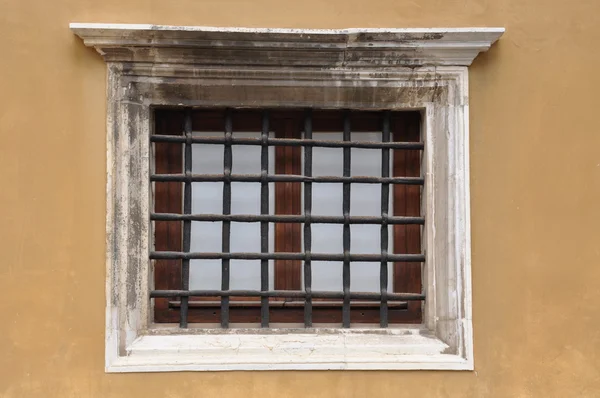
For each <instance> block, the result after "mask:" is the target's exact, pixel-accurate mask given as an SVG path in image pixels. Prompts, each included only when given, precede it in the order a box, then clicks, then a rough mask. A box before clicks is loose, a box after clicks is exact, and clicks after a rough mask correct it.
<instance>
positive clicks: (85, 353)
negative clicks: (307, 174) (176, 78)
mask: <svg viewBox="0 0 600 398" xmlns="http://www.w3.org/2000/svg"><path fill="white" fill-rule="evenodd" d="M598 13H600V2H598V1H594V0H576V1H570V2H567V1H559V0H528V1H522V0H496V1H492V0H418V1H415V0H371V1H358V0H329V1H323V0H303V1H296V2H285V1H281V0H253V1H249V0H246V1H243V0H211V1H207V0H205V1H198V0H196V1H193V0H180V1H177V2H169V1H164V0H161V1H158V0H144V1H142V0H103V1H97V0H96V1H92V0H55V1H44V0H37V1H35V0H0V37H2V43H3V44H2V48H1V52H0V54H1V56H0V93H1V94H0V182H1V184H2V187H1V188H0V208H1V209H2V211H1V212H0V253H1V254H2V255H1V257H0V314H2V322H1V323H0V353H1V354H0V396H1V397H38V396H40V397H41V396H43V397H65V398H66V397H192V396H193V397H215V396H220V397H253V396H260V397H264V398H268V397H278V398H281V397H301V396H302V397H304V396H311V397H366V396H394V397H402V396H423V397H575V396H577V397H580V396H581V397H594V396H600V309H599V306H598V303H599V302H600V283H599V281H600V266H599V263H600V245H599V241H600V229H599V227H598V226H599V225H600V134H599V130H600V123H599V122H598V120H599V119H598V110H597V109H598V105H600V101H599V100H598V99H597V98H598V97H597V96H598V91H599V90H600V73H598V70H600V51H598V50H597V48H598V42H599V41H600V24H599V23H598ZM74 21H77V22H120V23H156V24H174V25H211V26H250V27H296V28H345V27H445V26H451V27H465V26H504V27H506V29H507V31H506V34H505V35H504V36H503V38H502V39H501V40H500V42H499V43H498V44H496V45H495V46H494V47H493V48H492V50H491V51H490V52H489V53H487V54H484V55H482V56H480V57H479V58H478V59H477V60H476V61H475V63H474V65H473V66H472V68H471V80H470V84H471V134H472V143H471V159H472V165H471V167H472V221H473V288H474V314H473V317H474V330H475V367H476V371H475V372H262V373H259V372H256V373H253V372H245V373H241V372H239V373H236V372H233V373H178V374H121V375H119V374H105V373H104V369H103V367H104V358H103V355H104V272H105V271H104V212H105V204H104V200H105V196H104V187H105V136H104V135H105V65H104V62H103V61H102V60H101V58H100V56H99V55H97V54H96V53H95V52H94V51H93V50H91V49H88V48H85V47H84V46H83V44H82V43H81V41H80V40H79V39H77V38H76V37H75V36H74V35H73V34H72V33H71V32H70V31H69V29H68V23H69V22H74Z"/></svg>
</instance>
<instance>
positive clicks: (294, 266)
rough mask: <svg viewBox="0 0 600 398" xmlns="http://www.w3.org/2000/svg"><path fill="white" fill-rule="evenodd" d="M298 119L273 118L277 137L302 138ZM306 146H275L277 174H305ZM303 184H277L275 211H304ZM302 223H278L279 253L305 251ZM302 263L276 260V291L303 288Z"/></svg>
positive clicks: (295, 213) (276, 240) (276, 224)
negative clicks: (304, 152)
mask: <svg viewBox="0 0 600 398" xmlns="http://www.w3.org/2000/svg"><path fill="white" fill-rule="evenodd" d="M299 120H301V119H298V118H281V119H276V120H273V123H272V124H273V125H274V127H275V137H277V138H300V130H299V128H298V126H299V123H298V122H299ZM301 156H302V148H300V147H281V146H278V147H275V174H296V175H300V174H302V160H301ZM301 194H302V184H301V183H297V182H280V183H275V214H293V215H298V214H302V204H301V203H302V202H301ZM301 244H302V240H301V225H300V224H299V223H275V252H290V253H299V252H301V251H302V245H301ZM301 273H302V262H301V261H300V260H275V275H274V278H275V290H301V288H302V283H301V282H302V274H301Z"/></svg>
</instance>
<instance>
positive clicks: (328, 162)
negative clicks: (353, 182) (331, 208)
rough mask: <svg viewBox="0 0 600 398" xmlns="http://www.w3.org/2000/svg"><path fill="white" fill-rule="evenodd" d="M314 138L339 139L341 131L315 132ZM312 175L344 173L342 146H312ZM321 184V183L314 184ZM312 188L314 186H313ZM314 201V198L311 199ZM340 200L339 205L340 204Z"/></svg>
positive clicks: (337, 175)
mask: <svg viewBox="0 0 600 398" xmlns="http://www.w3.org/2000/svg"><path fill="white" fill-rule="evenodd" d="M313 138H314V139H315V140H321V141H341V140H342V138H343V137H342V133H315V134H314V135H313ZM312 171H313V176H315V177H318V176H336V177H341V176H342V175H344V151H343V149H342V148H319V147H313V169H312ZM315 185H321V184H314V185H313V186H315ZM313 189H314V188H313ZM313 202H314V200H313ZM341 205H342V204H341V202H340V206H341Z"/></svg>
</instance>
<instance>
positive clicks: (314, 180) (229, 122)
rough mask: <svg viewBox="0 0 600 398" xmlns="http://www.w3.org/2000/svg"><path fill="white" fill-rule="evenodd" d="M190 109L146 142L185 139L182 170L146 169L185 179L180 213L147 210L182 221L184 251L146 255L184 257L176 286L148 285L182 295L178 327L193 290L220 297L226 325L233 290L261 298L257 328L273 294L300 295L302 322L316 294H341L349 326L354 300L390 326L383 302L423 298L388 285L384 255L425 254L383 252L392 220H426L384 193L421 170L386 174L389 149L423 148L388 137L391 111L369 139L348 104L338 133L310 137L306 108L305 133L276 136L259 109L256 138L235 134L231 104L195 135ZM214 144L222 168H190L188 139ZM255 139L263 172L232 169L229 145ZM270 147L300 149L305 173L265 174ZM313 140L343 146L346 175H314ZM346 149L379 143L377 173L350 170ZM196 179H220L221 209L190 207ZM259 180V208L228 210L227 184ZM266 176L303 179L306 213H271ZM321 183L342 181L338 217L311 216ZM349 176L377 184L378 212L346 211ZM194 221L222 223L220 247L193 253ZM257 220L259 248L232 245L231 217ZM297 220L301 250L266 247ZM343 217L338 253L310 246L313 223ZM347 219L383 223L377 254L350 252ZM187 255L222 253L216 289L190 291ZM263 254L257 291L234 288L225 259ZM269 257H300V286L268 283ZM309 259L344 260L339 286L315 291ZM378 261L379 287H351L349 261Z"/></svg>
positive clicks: (165, 178) (401, 258) (419, 181)
mask: <svg viewBox="0 0 600 398" xmlns="http://www.w3.org/2000/svg"><path fill="white" fill-rule="evenodd" d="M192 112H193V110H192V109H187V110H186V112H185V117H184V123H183V124H184V125H183V134H182V135H161V134H153V135H152V136H151V142H154V143H179V144H181V145H182V146H183V153H184V156H183V163H184V170H183V173H176V174H158V173H152V174H151V177H150V178H151V181H152V182H178V183H182V184H183V214H173V213H158V212H153V213H152V214H151V215H150V218H151V220H152V221H176V222H182V225H183V231H182V236H183V239H182V250H181V251H152V252H151V253H150V259H151V260H181V288H180V289H177V290H172V289H169V290H164V289H163V290H158V289H156V290H152V291H151V293H150V297H151V298H179V299H180V312H179V316H180V322H179V324H180V327H182V328H186V327H187V326H188V300H189V298H190V297H193V296H194V297H219V298H220V301H221V304H220V309H221V312H220V314H221V327H223V328H227V327H229V323H230V316H229V314H230V312H229V309H230V300H229V299H230V297H255V298H257V299H258V298H260V319H261V326H262V327H269V303H270V302H269V300H270V298H286V299H297V300H303V308H304V325H305V327H312V326H313V299H336V300H342V302H343V304H342V325H343V327H344V328H348V327H350V323H351V321H350V310H351V305H352V300H365V301H374V302H377V303H378V304H379V313H380V317H379V318H380V326H381V327H387V326H388V303H390V302H409V301H419V300H425V295H424V294H422V293H399V292H390V291H388V279H389V275H388V267H387V264H388V262H406V263H414V264H420V263H422V262H424V261H425V256H424V255H422V254H393V253H389V251H388V249H389V248H388V236H389V226H392V225H399V224H400V225H411V224H412V225H423V224H424V222H425V219H424V217H422V216H392V215H390V214H389V213H390V203H389V197H390V195H389V193H390V185H394V184H407V185H417V186H422V185H423V184H424V179H423V177H395V176H394V177H391V176H390V173H389V170H390V149H408V150H420V151H422V150H423V148H424V145H423V143H422V142H392V141H391V140H390V135H391V134H390V111H382V112H381V120H382V126H381V141H377V142H366V141H353V140H352V125H351V118H350V115H351V111H348V110H346V111H341V112H343V140H342V141H327V140H314V139H313V118H312V111H311V110H306V111H305V117H304V129H303V130H304V131H303V137H302V138H274V137H271V136H269V131H270V129H269V123H270V117H269V111H267V110H264V111H263V113H262V132H261V136H260V138H248V137H236V136H235V133H234V131H233V127H232V126H233V118H234V114H235V110H232V109H227V110H226V111H225V117H224V119H225V120H224V123H223V131H224V133H223V136H222V137H204V136H193V134H192ZM194 144H218V145H222V148H223V151H224V164H223V166H224V167H223V173H222V174H217V175H215V174H192V145H194ZM233 145H253V146H260V147H261V157H260V164H261V173H260V174H233V173H232V164H233V156H232V146H233ZM271 146H291V147H303V148H304V154H303V156H304V158H303V161H304V162H303V163H304V171H303V174H302V175H290V174H269V173H268V170H269V156H268V148H269V147H271ZM313 147H326V148H342V150H343V175H342V176H341V177H339V176H338V177H333V176H313V175H312V164H313V151H312V149H313ZM351 148H370V149H379V150H381V154H382V156H381V159H382V161H381V176H380V177H365V176H352V175H351V172H350V169H351V162H352V159H351ZM193 182H222V183H223V212H222V214H192V183H193ZM232 182H256V183H260V186H261V196H260V197H261V202H260V204H261V205H260V215H248V214H239V215H238V214H231V200H232V198H231V196H232V195H231V183H232ZM270 182H299V183H302V184H303V188H304V189H303V192H304V194H303V202H304V203H303V207H304V208H303V214H301V215H289V214H287V215H283V214H282V215H274V214H270V210H272V209H269V183H270ZM319 183H341V184H342V185H343V200H342V203H341V204H340V206H341V207H342V210H343V215H342V216H322V215H318V216H317V215H312V214H311V212H312V200H313V198H312V186H313V184H319ZM353 183H362V184H380V185H381V216H376V217H375V216H351V215H350V197H351V195H350V193H351V187H352V184H353ZM192 221H213V222H214V221H219V222H222V236H221V239H222V245H221V246H222V250H221V251H220V252H191V251H190V243H191V242H190V241H191V223H192ZM232 222H240V223H260V238H261V239H260V242H261V243H260V248H257V251H256V252H251V253H250V252H243V253H239V252H234V253H232V252H231V251H230V237H231V223H232ZM282 222H285V223H300V224H303V238H304V239H303V241H304V242H303V251H302V252H298V253H289V252H269V241H268V231H269V224H270V223H282ZM318 223H323V224H341V225H343V237H342V241H343V253H339V254H330V253H314V252H312V250H311V240H312V237H311V233H312V225H313V224H318ZM352 224H375V225H380V226H381V233H380V238H381V252H380V253H379V254H352V253H351V247H350V243H351V239H350V232H351V230H350V226H351V225H352ZM192 259H219V260H221V289H220V290H190V288H189V275H190V260H192ZM235 259H243V260H260V265H261V267H260V273H261V277H260V290H231V289H230V260H235ZM269 260H301V261H303V277H304V278H303V279H304V286H303V288H304V290H301V291H294V290H270V289H269V263H268V261H269ZM312 261H341V262H342V263H343V268H342V270H343V274H342V279H343V280H342V282H343V290H342V291H341V292H331V291H314V290H312V287H311V285H312V269H311V262H312ZM356 261H360V262H379V263H380V271H379V273H380V292H379V293H372V292H353V291H351V289H350V270H351V268H350V264H351V263H352V262H356Z"/></svg>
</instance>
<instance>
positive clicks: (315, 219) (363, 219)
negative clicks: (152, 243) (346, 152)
mask: <svg viewBox="0 0 600 398" xmlns="http://www.w3.org/2000/svg"><path fill="white" fill-rule="evenodd" d="M150 219H151V220H153V221H188V220H190V221H233V222H278V223H304V222H311V223H313V224H344V223H346V222H348V224H377V225H379V224H383V221H384V219H383V218H382V217H369V216H350V217H348V219H347V220H346V218H344V217H343V216H313V215H311V216H310V217H306V216H303V215H290V214H278V215H271V214H269V215H260V214H257V215H255V214H175V213H151V214H150ZM385 221H386V223H387V224H394V225H409V224H418V225H423V224H425V218H424V217H386V218H385Z"/></svg>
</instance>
